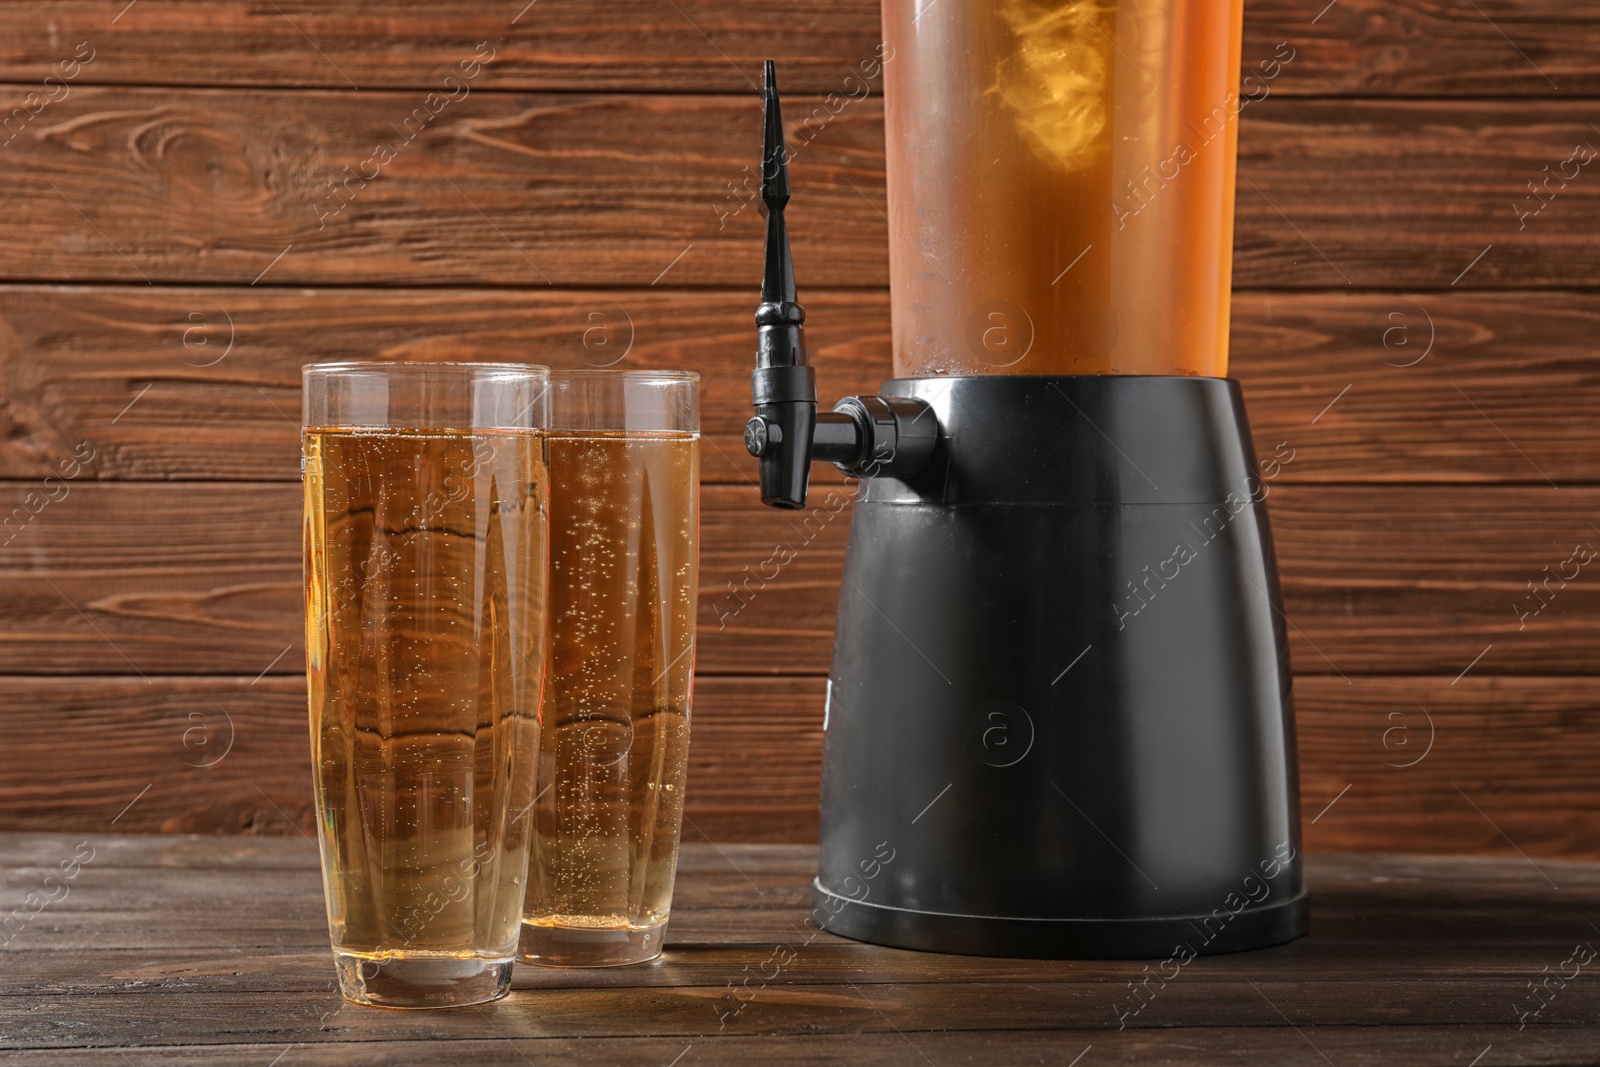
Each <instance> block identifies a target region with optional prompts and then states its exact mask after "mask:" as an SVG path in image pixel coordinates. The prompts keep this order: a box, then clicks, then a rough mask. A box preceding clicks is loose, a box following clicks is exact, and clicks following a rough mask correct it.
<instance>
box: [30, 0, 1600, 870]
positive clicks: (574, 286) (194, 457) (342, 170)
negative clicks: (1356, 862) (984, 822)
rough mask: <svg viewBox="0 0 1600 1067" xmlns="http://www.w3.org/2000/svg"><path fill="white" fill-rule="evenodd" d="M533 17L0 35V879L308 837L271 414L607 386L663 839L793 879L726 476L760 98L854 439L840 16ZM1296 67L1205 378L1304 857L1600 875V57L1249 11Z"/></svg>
mask: <svg viewBox="0 0 1600 1067" xmlns="http://www.w3.org/2000/svg"><path fill="white" fill-rule="evenodd" d="M524 2H525V0H507V2H504V3H502V2H498V0H497V2H495V3H482V4H466V3H449V2H441V0H428V2H426V3H424V2H422V0H377V2H376V3H371V2H357V0H330V2H310V0H277V2H275V3H272V4H266V5H260V4H252V3H244V2H242V0H134V2H133V3H129V2H128V0H54V2H51V0H11V2H8V3H6V4H4V5H0V82H3V84H0V202H3V203H4V204H5V207H6V210H4V211H0V516H6V515H11V516H14V517H15V516H21V518H14V519H13V521H12V522H11V524H9V525H8V526H6V527H5V528H4V532H3V533H0V693H3V694H4V697H3V699H0V737H3V738H4V740H3V741H0V828H7V829H80V828H81V829H88V828H105V827H107V826H110V825H112V824H113V821H114V824H115V826H116V828H118V829H122V830H134V831H199V832H237V833H268V834H281V833H292V832H294V831H293V829H292V828H291V823H294V824H298V825H299V826H301V827H306V826H308V825H309V824H310V818H311V816H310V794H309V788H308V783H309V765H308V758H307V745H306V738H305V730H304V696H303V682H302V678H301V669H302V652H301V642H300V638H299V636H298V626H299V584H300V576H299V551H300V550H299V541H298V536H297V526H296V523H297V519H296V509H297V506H298V503H297V493H296V486H295V483H296V479H297V476H298V468H297V463H296V458H297V449H298V445H297V429H296V420H297V413H298V405H299V398H298V395H297V383H298V376H297V368H298V366H299V365H300V364H301V363H303V362H306V361H308V360H311V359H322V358H333V357H350V358H364V357H376V356H382V357H387V358H449V357H455V358H480V357H481V358H516V359H537V360H540V361H546V362H550V363H552V364H557V365H580V364H581V363H582V362H584V361H588V362H591V363H594V362H609V361H610V360H611V359H613V358H614V357H615V356H616V354H617V353H619V352H620V353H624V355H623V356H622V362H621V363H619V364H618V365H619V366H628V367H652V366H685V367H692V368H695V369H698V370H700V371H701V372H702V373H703V374H704V375H705V381H706V402H705V423H706V426H707V429H708V439H707V440H708V445H707V451H706V461H705V464H704V466H705V478H706V484H705V492H704V501H705V523H704V538H703V540H704V555H703V559H704V585H703V587H702V590H701V624H702V627H703V637H702V641H701V654H700V674H699V681H698V701H697V706H696V722H695V731H696V733H695V741H694V746H693V748H694V755H693V770H692V776H691V781H690V787H689V818H690V823H691V825H690V827H689V828H688V829H686V833H687V834H689V835H690V836H691V837H695V836H696V835H698V834H705V835H709V836H711V837H715V838H721V839H744V840H808V839H812V838H813V837H814V834H815V812H814V805H815V799H816V789H817V771H818V760H819V754H820V742H821V736H820V726H821V722H820V719H821V715H820V704H821V693H822V686H823V678H824V675H825V672H826V669H827V658H828V650H829V644H830V629H831V614H832V610H833V606H834V603H835V599H836V595H837V590H836V583H837V581H838V576H839V567H840V560H841V553H842V548H843V541H844V533H845V523H844V520H843V519H842V518H841V519H839V520H838V521H836V522H833V523H831V524H828V525H826V526H825V528H823V529H822V531H821V532H820V533H819V534H815V535H814V536H813V535H808V534H806V533H805V532H804V531H802V530H801V529H800V528H799V527H798V526H797V524H796V523H795V521H794V520H793V517H792V516H785V515H783V514H780V513H777V512H773V511H769V510H764V509H762V508H761V507H760V506H759V504H758V503H757V500H756V494H755V491H754V490H753V488H752V487H751V484H750V477H751V465H750V462H749V461H748V460H747V458H746V457H745V456H744V455H743V453H742V451H741V449H740V448H739V445H738V433H739V428H740V426H741V425H742V422H743V419H744V417H745V404H746V397H747V393H746V389H747V382H748V378H747V376H746V372H747V367H748V361H749V358H750V351H751V343H752V336H751V324H750V316H751V312H752V308H753V284H754V282H755V281H756V277H757V273H758V257H759V253H760V235H761V230H760V225H759V219H758V215H757V212H756V211H755V209H754V208H753V207H752V206H751V204H750V198H751V195H752V193H751V191H750V186H749V184H748V182H749V179H750V176H751V165H752V158H753V155H754V150H755V147H756V140H757V136H758V132H757V131H758V129H759V112H758V102H757V98H756V96H755V82H756V80H757V78H758V70H759V61H760V59H762V58H764V57H766V56H768V55H771V56H774V57H776V58H777V59H778V60H779V61H780V65H781V69H782V70H783V72H784V78H785V85H786V87H787V89H788V91H789V93H790V94H791V100H792V103H791V104H790V106H789V114H790V118H791V121H792V123H796V124H797V123H798V122H800V121H804V120H805V119H806V118H807V117H808V116H809V117H811V118H812V125H811V129H812V130H813V131H820V132H817V133H816V136H815V139H814V140H813V141H811V142H810V143H809V144H807V145H806V146H805V148H804V149H803V151H801V152H800V153H799V154H798V155H797V158H796V162H795V168H794V180H795V187H796V193H795V196H796V199H795V206H794V209H793V210H792V212H791V214H792V215H793V219H792V226H793V229H794V232H795V234H796V237H797V245H796V259H797V266H798V270H799V273H800V277H801V279H802V283H803V286H804V289H805V294H804V295H805V299H806V301H807V304H808V307H809V309H810V312H811V323H812V330H811V335H812V338H813V341H814V343H815V347H816V353H817V363H818V368H819V375H820V378H821V381H822V383H823V389H824V392H825V393H827V394H828V395H830V396H831V395H841V394H844V393H847V392H852V391H860V390H868V389H871V388H872V387H873V386H874V385H875V384H876V382H877V381H878V380H879V379H881V378H882V377H883V376H885V374H886V371H887V369H888V355H887V341H888V325H887V318H886V315H887V301H886V295H885V290H884V286H885V281H886V273H887V264H886V255H885V249H886V241H887V237H886V234H885V224H884V222H883V217H882V214H881V211H882V208H883V180H882V177H883V154H882V124H881V116H882V109H881V105H880V100H879V97H878V95H877V93H876V90H875V88H874V91H873V92H872V93H870V94H865V93H863V92H862V89H861V82H860V79H859V74H858V71H859V68H860V65H861V64H862V63H863V62H864V61H865V60H867V59H868V58H869V57H871V56H872V55H873V54H874V50H875V47H876V44H877V41H878V32H877V8H876V5H875V4H874V3H872V2H871V0H810V2H808V3H797V2H794V0H775V2H769V3H762V4H748V3H734V2H731V0H604V2H596V0H538V2H537V3H536V4H532V3H530V4H527V6H523V5H524ZM1284 42H1286V43H1287V45H1288V47H1289V49H1292V51H1293V58H1292V60H1290V61H1288V62H1287V63H1285V64H1283V66H1282V69H1281V71H1280V72H1279V73H1278V76H1277V77H1276V78H1274V79H1271V80H1270V81H1269V82H1267V83H1266V84H1268V85H1269V87H1270V91H1269V95H1267V96H1266V97H1265V98H1264V99H1261V100H1259V101H1257V102H1254V103H1252V104H1250V105H1249V107H1248V108H1247V109H1246V110H1245V112H1244V115H1243V131H1242V138H1241V167H1240V175H1241V182H1240V192H1239V222H1238V240H1237V248H1238V256H1237V276H1236V282H1237V294H1236V302H1235V320H1236V321H1235V329H1234V367H1235V373H1236V374H1237V376H1238V377H1239V378H1241V379H1242V380H1243V382H1244V383H1245V388H1246V392H1247V394H1248V397H1249V402H1250V404H1251V413H1252V416H1253V418H1254V420H1255V430H1256V434H1257V438H1258V446H1259V447H1261V448H1262V450H1263V451H1264V452H1271V451H1273V449H1274V448H1275V447H1276V446H1277V445H1278V443H1279V442H1288V444H1289V446H1290V447H1291V448H1292V449H1293V450H1294V456H1295V458H1294V460H1293V462H1292V463H1291V464H1289V465H1288V466H1287V467H1285V468H1284V469H1283V470H1282V472H1281V474H1280V475H1279V476H1278V477H1277V478H1276V479H1275V480H1274V482H1273V483H1272V495H1271V498H1270V508H1271V512H1272V520H1273V523H1274V526H1275V529H1276V533H1277V537H1278V547H1279V551H1280V556H1281V560H1282V568H1283V578H1284V585H1285V597H1286V605H1287V611H1288V615H1289V618H1290V620H1291V623H1292V627H1291V633H1292V641H1293V658H1294V663H1295V667H1296V670H1297V681H1296V689H1297V698H1298V703H1299V710H1298V715H1299V731H1300V746H1301V764H1302V787H1303V795H1304V805H1305V821H1306V824H1307V825H1306V831H1307V842H1308V844H1309V845H1310V846H1311V847H1313V848H1321V849H1328V848H1371V849H1402V850H1435V851H1468V852H1473V851H1481V852H1505V853H1508V854H1515V852H1514V850H1520V851H1522V852H1524V853H1526V854H1527V855H1529V856H1549V855H1567V856H1600V778H1597V776H1596V775H1595V774H1594V773H1593V767H1594V766H1595V761H1596V758H1597V757H1600V701H1597V699H1596V696H1595V692H1596V687H1595V684H1594V675H1595V674H1596V673H1597V670H1596V660H1595V657H1594V655H1593V651H1594V649H1595V648H1596V647H1597V643H1600V571H1597V570H1595V569H1594V568H1592V567H1588V566H1584V565H1581V564H1579V563H1577V562H1573V561H1574V560H1575V559H1578V558H1586V557H1587V556H1591V555H1592V554H1593V550H1590V549H1588V548H1587V546H1588V545H1590V544H1600V525H1597V524H1600V479H1597V478H1596V477H1595V474H1594V456H1595V453H1596V446H1597V444H1600V395H1597V392H1596V389H1595V382H1596V378H1597V373H1596V371H1597V365H1596V362H1595V359H1594V354H1593V347H1594V339H1595V336H1596V327H1597V325H1600V242H1597V241H1596V240H1595V239H1594V236H1595V233H1596V224H1597V223H1600V173H1597V172H1596V168H1595V167H1594V166H1593V165H1591V164H1590V163H1589V160H1590V159H1592V158H1593V157H1594V149H1592V148H1588V147H1587V146H1589V145H1600V128H1597V127H1596V126H1595V125H1594V123H1593V121H1592V120H1593V119H1594V117H1595V116H1596V115H1600V110H1597V109H1596V108H1595V106H1594V105H1595V98H1596V96H1597V94H1600V58H1597V57H1600V10H1595V9H1590V8H1589V7H1586V6H1585V5H1574V4H1567V3H1557V2H1555V0H1476V2H1474V3H1463V4H1456V3H1448V4H1446V3H1438V2H1436V0H1333V2H1331V3H1327V4H1326V6H1324V0H1309V2H1308V0H1249V2H1248V3H1247V28H1246V43H1245V47H1244V57H1245V67H1246V69H1247V70H1251V71H1256V72H1258V74H1259V70H1260V64H1261V62H1262V61H1264V60H1266V59H1268V58H1269V57H1272V56H1273V55H1274V53H1277V54H1278V55H1279V56H1281V55H1283V54H1284V53H1283V51H1282V50H1280V47H1279V46H1280V44H1281V43H1284ZM474 62H477V63H479V64H480V66H479V67H477V68H476V69H474V68H473V67H472V63H474ZM463 63H467V67H466V68H463V67H462V66H461V65H462V64H463ZM463 69H468V70H473V74H472V76H471V77H470V78H466V77H464V76H463V74H462V71H463ZM452 74H453V78H454V80H452V81H447V80H446V79H447V78H448V77H451V76H452ZM430 93H438V94H440V95H437V96H434V97H431V98H430V97H429V94H430ZM446 94H448V96H447V95H446ZM830 94H831V95H830ZM1258 95H1259V90H1258ZM418 108H423V109H424V110H422V111H418V110H417V109H418ZM380 143H382V144H385V145H388V146H389V147H390V149H391V150H392V153H393V158H392V159H388V160H385V161H382V162H374V161H373V157H374V146H376V145H378V144H380ZM1585 152H1587V158H1586V157H1585ZM1579 159H1582V160H1583V161H1584V162H1583V163H1581V164H1580V163H1578V162H1577V160H1579ZM346 168H349V169H348V170H347V169H346ZM374 172H376V173H375V176H374ZM361 173H365V174H366V175H368V176H367V177H364V178H363V177H359V176H357V177H352V175H359V174H361ZM1551 175H1557V176H1556V177H1553V178H1552V177H1551ZM1536 209H1537V210H1536ZM52 476H53V477H52ZM47 479H49V480H47ZM823 491H824V492H826V491H828V490H827V487H824V490H823ZM19 508H20V509H21V510H20V511H18V510H17V509H19ZM783 543H786V544H789V545H791V546H793V547H795V548H797V549H798V557H797V559H796V560H795V561H794V562H793V563H792V564H790V565H789V566H787V567H786V568H784V569H783V571H782V572H781V573H780V574H779V576H778V577H777V578H776V579H773V580H770V581H767V582H765V583H762V582H761V581H760V580H759V579H758V580H757V581H756V582H755V584H754V588H755V589H756V595H754V596H753V597H749V598H747V599H748V603H742V602H741V600H739V599H736V598H734V597H733V596H732V595H731V594H730V592H729V590H730V587H731V584H732V583H740V584H743V583H744V581H745V577H746V575H747V574H748V573H749V571H750V570H753V569H754V568H755V567H756V565H758V564H759V563H761V561H763V560H765V559H767V558H768V557H769V556H770V555H771V554H772V551H773V548H774V546H776V545H778V544H783ZM1580 546H1582V547H1580ZM1557 575H1561V576H1557ZM1562 576H1564V577H1562ZM1530 583H1535V584H1537V585H1538V586H1539V591H1538V593H1537V594H1535V593H1534V592H1533V591H1532V590H1533V587H1532V586H1531V585H1530ZM1535 608H1537V609H1539V610H1538V611H1537V613H1536V614H1535V613H1533V609H1535ZM130 802H133V803H132V805H131V806H129V805H130ZM1330 804H1331V806H1329V805H1330Z"/></svg>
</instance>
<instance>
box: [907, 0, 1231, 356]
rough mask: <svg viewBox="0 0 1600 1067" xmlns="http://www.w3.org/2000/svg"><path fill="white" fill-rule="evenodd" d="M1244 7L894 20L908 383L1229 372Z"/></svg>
mask: <svg viewBox="0 0 1600 1067" xmlns="http://www.w3.org/2000/svg"><path fill="white" fill-rule="evenodd" d="M1241 13H1242V0H1076V2H1061V0H917V2H915V3H904V2H897V0H890V2H889V3H886V4H885V5H884V12H883V22H884V35H885V41H886V45H887V47H886V49H885V53H884V54H885V56H886V57H887V59H886V62H885V63H884V66H883V77H884V96H885V109H886V114H885V124H886V127H887V130H888V135H887V147H888V155H887V169H888V182H889V204H890V211H889V215H890V219H891V222H892V226H891V231H890V233H891V235H890V241H889V265H890V277H891V280H892V285H891V290H892V294H893V296H892V299H893V319H894V369H895V374H896V376H897V377H901V378H906V377H923V376H928V375H957V374H1194V375H1211V376H1218V377H1220V376H1222V375H1225V374H1226V373H1227V369H1228V291H1229V278H1230V273H1231V269H1232V242H1233V198H1234V158H1235V143H1236V138H1237V135H1238V123H1237V110H1238V96H1237V94H1236V89H1237V87H1238V81H1239V36H1240V35H1239V30H1240V20H1241Z"/></svg>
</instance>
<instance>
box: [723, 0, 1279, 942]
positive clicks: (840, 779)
mask: <svg viewBox="0 0 1600 1067" xmlns="http://www.w3.org/2000/svg"><path fill="white" fill-rule="evenodd" d="M1240 22H1241V0H1078V2H1072V0H884V5H883V25H884V48H883V49H882V56H883V77H884V97H885V124H886V141H887V171H888V219H889V225H888V235H889V237H888V240H889V263H890V293H891V311H892V318H893V346H894V369H895V377H894V378H893V379H892V380H890V381H888V382H885V383H884V385H883V387H882V390H881V392H880V394H879V395H877V396H862V397H849V398H846V399H845V400H843V401H841V402H840V403H839V404H838V405H837V406H836V407H835V408H834V410H833V411H832V412H823V413H820V414H819V413H818V412H817V394H816V384H815V375H814V372H813V369H812V368H811V367H810V366H809V365H808V361H807V357H806V350H805V340H804V335H803V330H802V325H801V324H802V322H803V321H804V313H803V312H802V311H801V308H800V306H799V304H798V303H797V299H796V290H795V278H794V270H793V266H792V264H791V261H790V257H789V241H788V233H787V230H786V228H785V221H784V209H785V206H786V204H787V203H788V200H789V179H788V173H787V171H788V160H787V156H786V152H785V148H784V137H783V124H782V119H781V116H780V114H779V105H778V93H777V87H776V85H775V84H774V72H773V67H772V64H771V63H768V64H767V67H766V85H765V103H766V144H765V152H764V157H763V161H762V162H763V167H762V198H763V203H764V205H765V208H766V211H767V246H766V248H767V250H766V271H765V277H764V280H763V283H762V290H761V306H760V309H759V311H758V312H757V314H756V322H757V325H758V332H759V338H760V340H759V347H758V352H757V369H756V371H755V374H754V402H755V417H754V418H753V419H751V420H750V422H749V425H748V426H747V427H746V430H745V444H746V446H747V448H748V449H749V451H750V452H751V454H752V455H754V456H756V457H757V458H758V459H759V461H760V472H761V498H762V500H763V501H764V502H765V503H767V504H770V505H773V506H776V507H782V508H801V507H804V506H805V501H806V488H807V480H808V474H809V465H810V463H811V462H812V461H813V460H826V461H832V462H834V463H836V464H837V465H838V466H839V467H840V468H841V469H842V470H843V471H844V472H845V473H846V474H848V475H850V476H852V477H853V478H857V479H859V480H860V481H859V483H858V490H857V495H856V501H855V508H854V514H853V517H852V520H851V529H850V543H849V549H848V553H847V555H846V559H845V569H844V581H843V582H842V584H841V587H840V588H841V591H840V596H839V610H838V625H837V630H836V635H835V639H834V651H833V665H832V670H831V673H830V677H829V681H828V695H827V705H826V709H825V710H824V711H823V716H824V720H823V721H824V736H825V743H824V759H823V772H822V806H821V827H820V835H821V836H820V842H821V845H820V853H821V854H820V860H819V869H818V872H817V877H816V881H815V883H814V885H813V898H814V904H815V909H814V911H813V915H814V916H815V917H816V921H817V922H819V923H820V924H821V925H822V926H823V927H824V928H826V929H828V930H831V931H833V932H835V933H838V934H842V935H844V936H846V937H851V938H856V939H858V940H862V941H872V942H877V943H879V944H885V945H897V946H901V947H905V948H917V949H932V950H938V951H945V952H960V953H971V954H977V955H993V956H1033V957H1059V958H1074V957H1078V958H1116V957H1132V958H1138V957H1149V958H1169V957H1170V958H1179V959H1183V958H1187V957H1189V956H1191V955H1197V954H1203V953H1210V952H1227V951H1234V950H1239V949H1247V948H1256V947H1260V946H1265V945H1272V944H1277V943H1280V942H1283V941H1287V940H1290V939H1292V938H1295V937H1299V936H1301V935H1302V934H1304V933H1305V931H1306V927H1307V897H1306V892H1305V889H1304V887H1303V886H1302V883H1301V868H1300V862H1299V859H1298V849H1299V810H1298V809H1299V799H1298V792H1297V789H1298V787H1297V782H1296V771H1295V763H1294V735H1293V725H1292V718H1291V704H1290V674H1289V660H1288V655H1287V648H1286V639H1285V632H1284V619H1283V614H1282V611H1281V608H1280V603H1279V592H1278V581H1277V565H1276V562H1275V561H1274V558H1273V553H1272V541H1271V537H1270V535H1269V532H1268V528H1267V513H1266V509H1265V506H1264V503H1263V501H1264V498H1265V496H1266V493H1267V490H1268V488H1269V486H1268V481H1267V478H1266V476H1265V475H1264V474H1263V470H1262V468H1260V467H1258V464H1257V459H1256V456H1255V453H1254V450H1253V448H1252V445H1251V439H1250V435H1249V432H1248V429H1247V426H1246V422H1245V413H1244V407H1243V404H1242V400H1241V394H1240V390H1239V386H1238V383H1237V382H1235V381H1233V380H1231V379H1229V378H1227V377H1226V373H1227V344H1228V309H1229V288H1230V279H1231V273H1232V262H1231V256H1232V242H1233V199H1234V160H1235V155H1236V135H1237V130H1238V111H1239V107H1240V98H1239V96H1238V94H1237V88H1238V85H1239V63H1240V55H1239V52H1240V45H1239V41H1240ZM1291 457H1292V453H1289V454H1287V455H1282V456H1279V457H1277V459H1278V460H1280V461H1281V460H1287V459H1288V458H1291ZM1271 469H1273V470H1275V469H1276V468H1271Z"/></svg>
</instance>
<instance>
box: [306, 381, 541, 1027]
mask: <svg viewBox="0 0 1600 1067" xmlns="http://www.w3.org/2000/svg"><path fill="white" fill-rule="evenodd" d="M304 382H305V393H304V398H305V399H304V448H305V452H304V456H305V558H306V659H307V668H308V671H307V673H308V679H309V687H310V700H311V750H312V760H313V767H314V770H315V777H316V801H317V831H318V838H319V842H320V844H321V847H322V872H323V884H324V887H325V889H326V893H327V905H328V926H329V930H330V933H331V936H332V940H333V950H334V957H335V960H336V964H337V970H338V976H339V989H340V992H341V993H343V994H344V996H345V997H346V998H347V999H349V1000H352V1001H355V1002H357V1003H360V1004H376V1005H383V1006H386V1007H405V1008H420V1007H437V1006H445V1005H454V1004H472V1003H479V1002H482V1001H488V1000H494V999H495V998H497V997H500V996H503V995H504V994H505V992H506V989H507V987H508V984H509V982H510V978H511V967H512V960H513V957H514V955H515V950H516V945H517V930H518V920H519V918H520V914H521V905H522V896H523V890H524V887H525V883H524V879H525V878H526V874H527V857H528V838H529V831H530V827H531V819H530V817H529V814H528V807H529V805H530V804H531V803H532V801H533V797H534V789H533V767H534V757H535V754H536V753H537V750H538V729H539V700H540V693H541V687H542V682H543V655H544V601H545V570H546V565H547V552H546V532H545V522H544V516H543V508H544V506H545V503H546V500H547V485H546V476H545V465H544V459H543V445H544V442H543V439H542V437H541V436H540V429H541V427H542V426H543V425H544V422H545V411H546V403H547V393H548V389H549V382H548V378H547V376H546V371H545V369H544V368H542V367H526V366H515V365H509V364H442V363H364V364H354V363H330V364H320V365H318V364H313V365H310V366H307V367H306V368H305V371H304Z"/></svg>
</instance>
